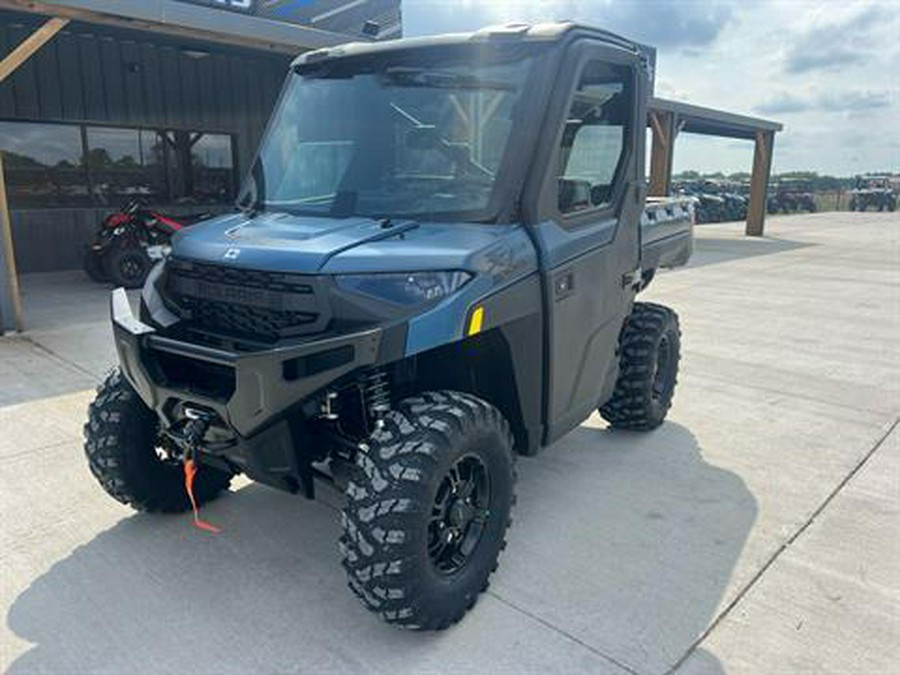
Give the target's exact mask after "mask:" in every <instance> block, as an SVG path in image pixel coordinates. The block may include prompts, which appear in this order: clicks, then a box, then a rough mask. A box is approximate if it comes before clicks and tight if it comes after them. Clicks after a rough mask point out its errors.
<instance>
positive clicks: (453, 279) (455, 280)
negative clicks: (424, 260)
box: [337, 272, 472, 307]
mask: <svg viewBox="0 0 900 675" xmlns="http://www.w3.org/2000/svg"><path fill="white" fill-rule="evenodd" d="M471 278H472V275H471V274H469V273H468V272H408V273H406V274H348V275H343V276H339V277H337V285H338V288H340V289H341V290H344V291H350V292H351V293H358V294H361V295H368V296H370V297H373V298H377V299H379V300H387V301H388V302H393V303H394V304H397V305H404V306H407V307H408V306H413V305H424V304H429V303H433V302H438V301H440V300H443V299H444V298H446V297H447V296H448V295H451V294H452V293H455V292H456V291H458V290H459V289H460V288H462V287H463V286H464V285H465V284H466V282H468V281H469V279H471Z"/></svg>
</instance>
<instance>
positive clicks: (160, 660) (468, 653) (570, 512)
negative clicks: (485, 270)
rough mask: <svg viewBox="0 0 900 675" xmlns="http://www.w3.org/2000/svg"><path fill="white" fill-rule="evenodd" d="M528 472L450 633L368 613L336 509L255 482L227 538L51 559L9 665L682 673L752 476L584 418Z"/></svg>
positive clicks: (693, 450)
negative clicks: (345, 559) (746, 479)
mask: <svg viewBox="0 0 900 675" xmlns="http://www.w3.org/2000/svg"><path fill="white" fill-rule="evenodd" d="M519 476H520V485H519V495H520V497H519V505H518V507H517V509H516V512H515V521H516V523H515V526H514V527H513V529H512V530H511V531H510V536H509V549H508V550H507V552H506V553H505V554H504V555H503V557H502V559H501V566H500V568H499V571H498V573H497V574H496V575H495V577H494V583H493V586H492V590H491V592H490V593H489V594H488V595H487V596H485V597H484V599H483V600H482V601H481V602H479V604H478V606H477V607H476V609H475V611H474V612H473V613H472V614H471V615H470V616H469V617H468V618H467V619H466V620H464V621H463V622H462V623H461V624H460V625H458V626H456V627H454V628H452V629H451V630H449V631H446V632H444V633H440V634H417V633H409V632H402V631H397V630H395V629H392V628H390V627H388V626H386V625H384V624H382V623H381V622H380V621H378V620H377V619H375V618H374V617H372V616H371V615H369V614H368V613H367V612H366V611H365V610H363V609H362V608H361V607H360V606H359V605H358V603H357V602H356V600H355V599H354V598H353V597H352V596H351V594H350V593H349V591H348V590H347V589H346V586H345V581H344V575H343V571H342V570H341V567H340V564H339V554H338V552H337V550H336V546H335V540H336V538H337V536H338V533H339V529H340V519H339V517H338V515H337V513H336V512H335V510H334V508H333V506H329V505H328V504H323V503H320V502H317V503H312V502H306V501H304V500H302V499H298V498H295V497H291V496H289V495H283V494H280V493H277V492H275V491H272V490H269V489H268V488H265V487H261V486H257V485H246V486H243V487H240V488H239V489H237V490H236V491H234V492H233V493H231V494H230V495H228V496H226V497H225V498H223V499H222V500H220V501H218V502H216V503H214V504H212V505H210V507H209V508H207V509H206V511H205V514H204V515H205V516H206V517H207V518H208V519H209V520H211V521H213V522H214V523H216V524H218V525H220V526H222V527H223V528H224V532H223V534H221V535H219V536H209V535H206V534H204V533H201V532H198V531H195V530H193V529H192V528H190V527H189V526H188V525H187V521H186V518H185V517H183V516H177V517H154V516H145V515H134V516H130V517H126V518H123V519H122V520H121V521H120V522H119V523H118V524H116V525H115V526H114V527H112V528H110V529H109V530H107V531H105V532H103V533H101V534H99V535H98V536H96V537H95V538H94V539H93V540H91V541H89V542H88V543H86V544H84V545H83V546H80V547H79V548H77V549H76V550H75V551H73V552H72V553H71V555H69V556H68V557H66V558H64V559H62V560H60V561H59V562H57V563H56V564H54V565H53V566H52V567H51V568H50V569H49V570H47V571H46V572H45V573H44V574H43V575H42V576H40V577H39V578H37V579H36V580H35V581H34V582H33V583H32V584H31V585H30V586H29V587H28V588H27V589H26V590H25V591H24V592H23V593H22V594H21V595H19V597H18V598H16V600H15V602H14V603H13V605H12V607H11V609H10V611H9V614H8V617H7V622H8V625H9V627H10V628H11V630H12V631H13V632H14V633H15V634H16V635H17V636H18V637H20V638H21V639H22V640H25V641H27V642H29V643H31V645H32V646H31V648H30V649H29V650H28V651H27V652H25V653H24V654H22V655H21V656H20V657H19V658H18V659H17V660H16V661H15V662H14V663H12V665H11V667H10V669H9V673H12V674H14V675H19V674H25V673H28V674H30V673H43V672H46V673H66V672H91V673H122V672H139V673H140V672H148V671H152V672H154V673H169V672H172V673H176V672H177V673H183V672H194V673H217V674H218V673H241V672H265V673H274V672H347V673H358V672H391V673H398V672H417V673H421V672H435V673H437V672H448V671H453V672H483V671H485V670H493V671H494V672H498V673H506V672H516V673H520V672H609V673H621V672H623V671H620V670H619V669H618V668H616V667H615V666H614V665H613V662H612V661H611V660H609V658H611V659H614V660H615V661H618V662H620V663H622V664H625V665H627V666H628V667H630V668H633V669H634V670H635V671H637V672H641V673H654V672H664V671H665V670H666V669H667V668H669V667H671V666H672V665H673V664H674V663H675V662H676V661H677V660H678V659H679V658H680V657H681V656H682V654H684V652H685V651H686V650H687V649H688V647H689V645H690V644H691V643H692V642H693V641H694V640H695V639H696V637H697V636H698V635H699V634H700V633H701V632H702V631H703V630H704V629H705V628H706V626H707V625H708V624H709V623H710V621H711V620H712V618H713V617H714V615H715V613H716V609H717V607H718V606H719V604H720V603H721V602H722V595H723V593H724V592H725V588H726V586H727V584H728V581H729V578H730V576H731V573H732V570H733V568H734V566H735V562H736V561H737V559H738V556H739V554H740V551H741V549H742V547H743V545H744V541H745V539H746V537H747V534H748V532H749V530H750V528H751V526H752V524H753V522H754V519H755V515H756V502H755V500H754V498H753V497H752V495H750V493H749V492H748V490H747V488H746V486H745V485H744V483H743V481H742V480H741V479H740V478H739V477H737V476H736V475H734V474H732V473H729V472H727V471H724V470H721V469H718V468H715V467H712V466H710V465H708V464H706V463H705V462H704V461H703V458H702V453H701V451H700V449H699V448H698V447H697V444H696V441H695V440H694V438H693V436H692V435H691V434H690V432H688V431H687V430H686V429H684V428H683V427H680V426H679V425H677V424H673V423H667V424H666V425H664V426H663V427H662V428H661V429H659V430H658V431H656V432H654V433H652V434H647V435H637V434H625V433H614V432H608V431H605V430H602V429H597V428H591V427H589V426H584V427H582V428H580V429H579V430H576V431H575V432H573V433H572V434H570V435H569V436H568V437H566V438H565V439H564V440H563V441H561V442H559V443H557V444H556V445H555V446H554V447H552V448H550V449H548V450H546V451H545V453H544V454H543V455H541V456H540V457H538V458H535V459H524V458H523V459H522V460H521V461H520V462H519ZM331 501H332V502H334V501H336V500H334V499H332V500H331ZM547 625H551V626H552V627H553V628H554V630H547V627H546V626H547ZM573 637H574V639H572V638H573ZM578 642H582V643H584V644H585V645H587V646H588V647H589V649H590V650H591V651H588V649H585V648H584V647H583V646H580V645H579V644H578ZM598 652H599V653H602V654H603V655H605V657H604V658H598V657H597V653H598ZM700 656H701V658H702V660H701V663H702V664H703V665H704V668H703V672H710V673H715V672H722V671H721V667H720V666H719V665H718V663H717V662H716V660H715V658H714V657H712V656H711V655H707V654H701V655H700ZM606 657H609V658H606Z"/></svg>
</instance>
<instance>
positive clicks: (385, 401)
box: [363, 368, 391, 427]
mask: <svg viewBox="0 0 900 675" xmlns="http://www.w3.org/2000/svg"><path fill="white" fill-rule="evenodd" d="M363 401H364V402H365V407H366V414H367V415H368V418H369V422H370V424H372V425H373V426H376V427H377V426H381V418H382V417H384V415H385V413H387V411H388V410H390V409H391V383H390V380H389V379H388V374H387V373H386V372H385V371H384V369H382V368H376V369H374V370H371V371H369V372H368V373H366V375H365V377H364V378H363Z"/></svg>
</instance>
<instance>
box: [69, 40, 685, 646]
mask: <svg viewBox="0 0 900 675" xmlns="http://www.w3.org/2000/svg"><path fill="white" fill-rule="evenodd" d="M653 62H654V54H653V52H652V50H650V49H648V48H645V47H642V46H639V45H637V44H635V43H633V42H630V41H628V40H626V39H624V38H621V37H618V36H616V35H613V34H611V33H608V32H605V31H602V30H596V29H592V28H585V27H581V26H576V25H573V24H568V23H561V24H547V25H537V26H532V27H529V26H518V25H517V26H506V27H501V28H494V29H485V30H482V31H479V32H476V33H474V34H466V35H452V36H444V37H437V38H428V39H413V40H400V41H396V42H390V43H380V44H365V45H363V44H352V45H346V46H343V47H338V48H333V49H323V50H319V51H315V52H311V53H307V54H304V55H302V56H300V57H299V58H298V59H297V60H296V61H295V62H294V63H293V65H292V66H291V69H290V73H289V75H288V77H287V82H286V85H285V88H284V91H283V94H282V96H281V100H280V102H279V104H278V106H277V109H276V112H275V113H274V116H273V118H272V121H271V122H270V125H269V128H268V130H267V132H266V134H265V138H264V140H263V142H262V146H261V149H260V151H259V154H258V157H257V159H256V160H255V163H254V164H253V168H252V170H251V172H250V175H249V177H248V180H247V184H246V189H245V191H244V194H243V196H242V197H241V199H240V206H241V208H242V212H241V213H235V214H232V215H228V216H224V217H219V218H216V219H213V220H211V221H208V222H205V223H202V224H200V225H198V226H196V227H193V228H190V229H189V230H185V231H184V232H181V233H179V234H178V235H176V237H175V238H174V241H173V248H172V251H171V254H170V256H169V257H168V258H167V260H165V261H164V262H163V263H161V264H160V265H158V266H157V267H156V268H155V269H154V270H153V272H152V273H151V275H150V277H149V279H148V281H147V284H146V285H145V287H144V290H143V295H142V298H141V304H140V316H139V318H137V317H135V316H134V315H133V314H132V311H131V308H130V306H129V302H128V299H127V297H126V295H125V292H124V291H123V290H116V291H114V292H113V296H112V303H111V304H112V307H111V311H112V320H113V327H114V331H115V343H116V348H117V350H118V354H119V360H120V368H119V369H118V370H116V371H115V372H113V373H112V374H111V375H110V376H109V377H108V379H107V380H106V382H105V383H104V384H103V385H102V386H101V387H100V388H99V391H98V394H97V398H96V400H95V401H94V402H93V403H92V404H91V407H90V419H89V421H88V423H87V426H86V427H85V436H86V444H85V449H86V452H87V456H88V459H89V461H90V467H91V470H92V471H93V473H94V475H95V476H96V477H97V479H98V480H99V481H100V483H101V484H102V486H103V487H104V488H105V489H106V491H107V492H109V493H110V494H111V495H112V496H113V497H115V498H116V499H118V500H119V501H121V502H124V503H126V504H130V505H131V506H133V507H134V508H136V509H139V510H143V511H165V512H173V511H186V510H189V509H190V508H191V502H192V501H193V500H194V499H196V502H197V503H198V504H202V503H203V502H206V501H208V500H210V499H212V498H213V497H215V496H216V495H217V494H219V493H220V492H222V491H223V490H225V489H226V488H227V487H228V485H229V481H230V479H231V477H232V476H233V475H235V474H237V473H244V474H246V475H247V476H249V477H250V478H251V479H254V480H256V481H260V482H262V483H266V484H268V485H271V486H274V487H276V488H280V489H283V490H288V491H290V492H300V493H302V494H304V495H306V496H307V497H313V495H314V493H315V486H316V483H317V482H318V481H324V482H328V483H334V484H337V485H339V486H342V487H344V489H345V490H346V497H347V503H346V507H345V508H344V513H343V536H342V537H341V540H340V548H341V550H342V555H343V565H344V567H345V568H346V571H347V575H348V578H349V583H350V587H351V588H352V589H353V591H354V592H355V593H356V594H357V595H358V596H359V598H360V599H361V600H362V602H363V603H364V604H365V605H366V606H367V607H368V608H370V609H371V610H373V611H375V612H377V613H378V614H379V615H380V616H382V617H383V618H384V619H386V620H387V621H389V622H392V623H395V624H398V625H401V626H405V627H408V628H419V629H440V628H444V627H446V626H447V625H449V624H451V623H453V622H455V621H457V620H459V619H460V618H461V617H462V616H463V614H464V613H465V612H466V611H467V610H468V609H469V608H470V607H472V605H473V604H474V603H475V601H476V599H477V597H478V595H479V593H480V592H481V591H483V590H484V589H485V588H486V587H487V584H488V577H489V576H490V574H491V572H492V571H493V570H494V569H495V567H496V565H497V558H498V554H499V553H500V551H501V549H503V548H504V539H505V534H506V530H507V526H508V523H509V516H510V509H511V507H512V505H513V502H514V501H515V498H514V494H513V488H514V483H515V477H516V473H515V470H514V457H515V455H516V454H523V455H533V454H535V453H536V452H538V450H539V449H540V448H542V447H544V446H547V445H549V444H550V443H552V442H553V441H555V440H556V439H558V438H560V437H561V436H562V435H563V434H565V433H567V432H568V431H570V430H571V429H573V428H574V427H576V426H578V425H579V424H581V423H582V422H583V421H584V420H585V419H586V418H587V417H588V416H589V415H591V413H593V412H594V411H595V410H597V409H599V411H600V414H601V415H602V416H603V417H604V418H605V419H606V420H608V421H609V422H610V423H611V424H612V425H613V426H614V427H618V428H622V429H639V430H649V429H653V428H655V427H657V426H658V425H659V424H661V423H662V421H663V419H664V418H665V416H666V412H667V410H668V409H669V405H670V402H671V400H672V393H673V389H674V387H675V379H676V373H677V367H678V359H679V343H680V334H679V327H678V320H677V317H676V315H675V313H674V312H673V311H672V310H670V309H667V308H666V307H662V306H660V305H657V304H651V303H635V295H636V294H637V293H638V292H639V291H640V290H641V289H642V288H644V287H645V286H646V285H647V284H648V283H649V282H650V281H651V279H652V278H653V275H654V273H655V272H656V271H657V270H658V269H659V268H660V267H668V266H675V265H680V264H683V263H684V262H685V261H686V260H687V259H688V257H689V256H690V253H691V249H692V214H691V208H692V207H691V200H690V199H674V200H665V199H662V200H656V201H651V202H650V203H646V199H645V197H646V190H647V188H646V183H645V179H644V176H645V174H644V139H645V133H646V120H647V102H648V99H649V97H650V96H651V92H652V83H653V75H652V68H653ZM185 477H186V478H187V480H185ZM186 483H187V486H188V487H189V488H190V489H186V485H185V484H186ZM195 518H196V512H195ZM198 522H201V523H202V521H198ZM302 526H303V525H302V523H298V524H297V527H302ZM298 575H302V571H298Z"/></svg>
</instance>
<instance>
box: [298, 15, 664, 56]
mask: <svg viewBox="0 0 900 675" xmlns="http://www.w3.org/2000/svg"><path fill="white" fill-rule="evenodd" d="M576 36H583V37H587V38H593V39H596V40H601V41H603V42H607V43H609V44H612V45H615V46H618V47H621V48H624V49H626V50H628V51H632V52H645V53H646V52H647V51H653V50H652V48H649V47H646V46H643V45H639V44H638V43H636V42H632V41H631V40H628V39H627V38H624V37H622V36H620V35H616V34H615V33H611V32H609V31H606V30H603V29H600V28H592V27H589V26H584V25H581V24H577V23H574V22H572V21H558V22H552V23H536V24H526V23H507V24H502V25H496V26H487V27H485V28H481V29H479V30H477V31H473V32H470V33H448V34H445V35H434V36H428V37H417V38H403V39H400V40H386V41H384V42H349V43H347V44H343V45H338V46H337V47H326V48H324V49H316V50H314V51H310V52H305V53H304V54H301V55H300V56H298V57H297V58H296V59H294V62H293V64H292V67H296V66H302V65H307V64H312V63H318V62H320V61H327V60H330V59H334V58H343V57H356V56H366V55H370V54H371V55H373V56H374V55H376V54H388V53H391V52H395V51H407V50H417V49H427V48H430V47H448V46H454V45H465V44H490V43H510V42H529V43H535V42H546V43H554V42H560V41H563V40H566V39H569V38H572V37H576Z"/></svg>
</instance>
